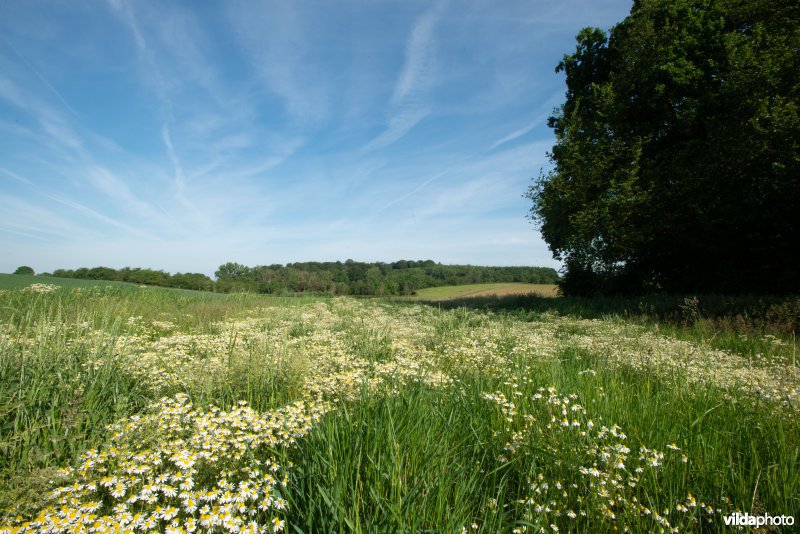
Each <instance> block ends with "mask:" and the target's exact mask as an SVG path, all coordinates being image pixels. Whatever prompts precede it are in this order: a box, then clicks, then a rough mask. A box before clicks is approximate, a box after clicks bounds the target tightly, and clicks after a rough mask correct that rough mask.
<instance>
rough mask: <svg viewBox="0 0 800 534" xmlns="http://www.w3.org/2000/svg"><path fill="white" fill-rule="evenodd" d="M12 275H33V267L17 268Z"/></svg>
mask: <svg viewBox="0 0 800 534" xmlns="http://www.w3.org/2000/svg"><path fill="white" fill-rule="evenodd" d="M14 274H30V275H32V274H33V267H28V266H27V265H22V266H20V267H17V270H16V271H14Z"/></svg>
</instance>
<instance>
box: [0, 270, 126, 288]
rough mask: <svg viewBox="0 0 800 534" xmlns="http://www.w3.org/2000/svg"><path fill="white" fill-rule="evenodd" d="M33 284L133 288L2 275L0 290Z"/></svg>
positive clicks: (111, 284) (98, 281) (19, 275)
mask: <svg viewBox="0 0 800 534" xmlns="http://www.w3.org/2000/svg"><path fill="white" fill-rule="evenodd" d="M31 284H49V285H56V286H58V287H64V288H74V287H106V286H118V287H119V286H133V287H135V284H129V283H127V282H108V281H105V280H76V279H74V278H55V277H53V276H33V275H27V274H0V289H22V288H24V287H28V286H30V285H31Z"/></svg>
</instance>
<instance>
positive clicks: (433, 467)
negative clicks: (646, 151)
mask: <svg viewBox="0 0 800 534" xmlns="http://www.w3.org/2000/svg"><path fill="white" fill-rule="evenodd" d="M35 281H36V282H40V281H41V279H40V278H39V277H36V280H35ZM59 282H62V281H61V280H59ZM20 285H21V284H20ZM6 287H7V289H3V290H0V451H2V454H1V455H0V532H2V533H11V532H139V531H148V532H150V531H159V532H171V533H173V532H174V533H177V532H195V531H203V532H205V531H213V532H278V531H286V532H401V531H402V532H613V531H618V532H625V531H629V532H726V531H729V530H730V528H731V527H726V526H725V525H724V522H723V519H722V518H723V516H725V515H727V514H730V513H732V512H736V511H739V512H748V513H751V514H758V513H769V514H771V515H792V514H793V515H794V516H795V518H796V519H800V518H798V517H797V516H798V512H799V511H800V477H798V476H797V473H798V468H799V467H800V424H799V423H798V417H797V414H798V407H799V406H800V398H798V388H799V387H800V368H798V366H797V363H796V343H795V340H794V337H793V335H792V334H791V333H789V332H782V331H781V332H774V333H771V331H770V332H767V331H766V330H763V331H762V330H759V329H758V328H755V327H753V328H750V329H749V330H748V331H747V333H746V334H744V333H742V332H741V331H739V332H736V331H732V330H730V331H729V330H726V331H725V332H723V334H721V335H716V333H715V332H711V331H710V330H709V328H711V326H710V323H704V322H703V321H700V320H694V321H692V322H691V324H688V323H687V324H684V325H681V324H678V322H668V321H659V320H652V318H653V317H655V315H654V314H651V315H650V316H648V317H650V319H647V320H645V319H642V317H644V316H645V315H646V314H644V313H640V314H639V315H638V316H637V317H638V319H636V320H634V319H633V318H631V317H630V316H628V315H627V314H624V313H612V312H609V313H605V312H602V313H601V312H596V313H594V316H592V314H591V313H588V312H587V310H586V309H584V308H580V306H578V304H576V303H575V302H571V301H569V300H565V299H559V298H547V299H538V300H530V299H529V300H525V297H523V298H521V299H517V298H516V297H511V298H509V300H506V301H503V300H502V297H497V296H494V297H490V298H480V295H478V297H479V298H476V300H474V301H473V302H472V304H469V303H467V302H466V301H451V302H452V304H451V305H450V306H445V305H442V303H441V302H437V303H435V304H429V303H427V302H424V301H386V300H380V299H369V300H367V299H352V298H344V297H336V298H326V297H302V296H298V297H284V298H277V297H267V296H263V295H251V294H233V295H219V294H211V293H203V292H189V291H178V290H168V289H156V288H150V287H139V286H135V285H120V284H112V285H92V284H89V283H84V284H83V285H79V286H75V287H70V286H67V285H65V284H62V285H61V286H56V285H55V284H39V285H30V284H28V285H25V286H24V287H16V288H10V287H9V286H6ZM531 298H533V297H531ZM434 300H437V299H434ZM548 303H549V304H548ZM654 310H655V308H654ZM681 313H682V314H683V316H684V317H688V318H691V316H692V314H693V313H694V311H693V308H692V306H691V301H690V300H689V301H687V303H686V304H685V308H684V309H682V312H681ZM695 319H697V318H695ZM714 324H717V323H714ZM712 326H713V325H712ZM717 326H719V325H718V324H717ZM790 528H791V527H787V529H786V531H787V532H788V531H790Z"/></svg>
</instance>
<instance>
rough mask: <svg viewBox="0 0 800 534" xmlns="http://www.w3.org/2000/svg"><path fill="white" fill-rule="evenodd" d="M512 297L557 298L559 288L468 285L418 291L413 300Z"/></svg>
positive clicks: (548, 286)
mask: <svg viewBox="0 0 800 534" xmlns="http://www.w3.org/2000/svg"><path fill="white" fill-rule="evenodd" d="M510 295H538V296H541V297H555V296H557V295H558V288H557V286H555V285H554V284H516V283H498V284H468V285H463V286H442V287H428V288H425V289H419V290H417V293H416V295H414V296H413V297H409V298H410V299H411V300H429V301H440V300H454V299H464V298H476V297H506V296H510Z"/></svg>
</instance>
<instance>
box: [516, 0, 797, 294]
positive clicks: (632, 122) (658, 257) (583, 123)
mask: <svg viewBox="0 0 800 534" xmlns="http://www.w3.org/2000/svg"><path fill="white" fill-rule="evenodd" d="M557 71H563V72H564V73H565V74H566V83H567V93H566V100H565V102H564V104H563V105H562V106H561V107H560V108H559V109H557V110H556V113H555V115H554V116H553V117H551V118H550V126H551V128H553V130H554V132H555V135H556V144H555V146H554V147H553V149H552V152H551V154H550V157H551V162H552V164H553V165H552V170H550V171H549V172H548V173H546V174H544V175H543V176H542V177H540V179H539V180H538V181H537V182H536V183H535V184H534V185H533V186H532V187H531V188H530V189H529V191H528V196H529V197H530V198H531V199H532V200H533V208H532V210H531V216H532V218H533V220H534V221H535V222H537V223H538V224H539V226H540V229H541V231H542V235H543V237H544V239H545V240H546V241H547V243H548V244H549V246H550V248H551V250H552V252H553V254H554V256H555V257H556V258H558V259H561V260H563V261H564V264H565V276H564V279H563V283H564V287H563V289H564V290H565V292H567V293H569V294H596V293H615V292H645V291H668V292H726V293H729V292H737V293H741V292H770V293H786V292H796V291H798V290H799V289H800V276H798V274H799V273H798V264H797V261H796V256H797V251H798V248H799V247H800V225H798V220H799V219H800V215H798V214H800V82H799V80H800V4H798V2H797V1H796V0H640V1H636V2H634V5H633V7H632V9H631V13H630V15H629V16H628V17H627V18H626V19H625V20H624V21H622V22H621V23H619V24H618V25H616V26H615V27H614V28H612V29H611V31H610V32H609V34H608V35H607V34H606V33H605V32H603V31H601V30H599V29H591V28H587V29H584V30H582V31H581V32H580V33H579V34H578V36H577V48H576V50H575V52H574V53H573V54H571V55H566V56H564V58H563V60H562V61H561V63H559V65H558V67H557Z"/></svg>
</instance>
